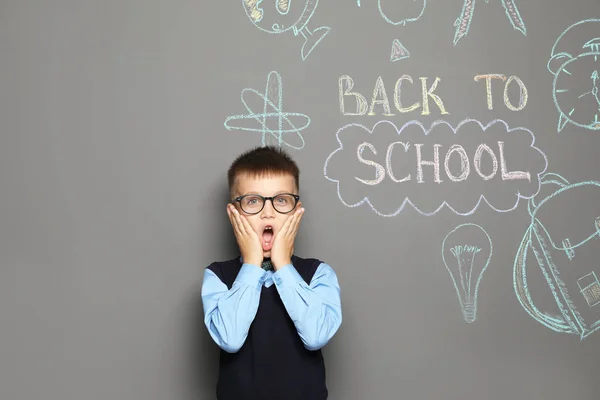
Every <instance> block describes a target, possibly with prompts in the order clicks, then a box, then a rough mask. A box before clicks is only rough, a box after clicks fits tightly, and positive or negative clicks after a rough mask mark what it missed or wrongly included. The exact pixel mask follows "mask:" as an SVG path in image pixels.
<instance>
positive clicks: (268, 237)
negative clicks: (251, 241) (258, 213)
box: [261, 225, 273, 251]
mask: <svg viewBox="0 0 600 400" xmlns="http://www.w3.org/2000/svg"><path fill="white" fill-rule="evenodd" d="M261 242H262V248H263V251H269V250H271V247H272V246H273V227H272V226H271V225H267V226H265V227H264V229H263V232H262V241H261Z"/></svg>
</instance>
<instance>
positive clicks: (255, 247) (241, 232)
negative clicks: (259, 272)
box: [227, 204, 263, 267]
mask: <svg viewBox="0 0 600 400" xmlns="http://www.w3.org/2000/svg"><path fill="white" fill-rule="evenodd" d="M227 215H228V216H229V221H230V222H231V226H232V227H233V233H234V234H235V239H236V240H237V244H238V246H239V248H240V252H241V253H242V260H243V262H244V263H248V264H252V265H257V266H259V267H260V265H261V263H262V260H263V250H262V246H261V245H260V239H259V237H258V235H257V234H256V232H254V230H253V229H252V227H251V226H250V224H249V223H248V220H247V219H246V218H245V217H244V216H243V215H241V214H240V213H239V211H238V210H237V209H236V208H235V206H234V205H233V204H227Z"/></svg>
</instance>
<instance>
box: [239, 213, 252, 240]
mask: <svg viewBox="0 0 600 400" xmlns="http://www.w3.org/2000/svg"><path fill="white" fill-rule="evenodd" d="M240 221H241V223H242V228H243V229H244V231H245V233H246V234H247V235H249V236H252V234H254V230H253V229H252V227H251V226H250V223H249V222H248V219H247V218H246V217H244V216H243V215H241V214H240Z"/></svg>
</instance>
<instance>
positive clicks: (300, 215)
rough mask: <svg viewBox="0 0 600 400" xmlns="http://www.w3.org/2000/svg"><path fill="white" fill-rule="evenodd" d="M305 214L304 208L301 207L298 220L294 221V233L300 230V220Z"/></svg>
mask: <svg viewBox="0 0 600 400" xmlns="http://www.w3.org/2000/svg"><path fill="white" fill-rule="evenodd" d="M303 216H304V208H301V209H300V210H299V211H298V215H297V216H296V220H295V221H294V226H293V227H292V231H293V233H294V235H295V234H296V233H297V232H298V227H299V226H300V221H301V220H302V217H303Z"/></svg>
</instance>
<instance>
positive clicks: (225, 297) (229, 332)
mask: <svg viewBox="0 0 600 400" xmlns="http://www.w3.org/2000/svg"><path fill="white" fill-rule="evenodd" d="M265 273H266V271H265V270H263V269H262V268H260V267H257V266H255V265H251V264H243V265H242V267H241V268H240V271H239V272H238V275H237V277H236V279H235V281H234V283H233V285H232V286H231V289H228V288H227V285H226V284H225V283H223V282H222V281H221V280H220V279H219V277H218V276H217V275H216V274H215V273H214V272H213V271H211V270H210V269H208V268H207V269H206V270H205V271H204V279H203V281H202V307H203V308H204V324H205V325H206V328H207V329H208V332H209V333H210V336H211V337H212V338H213V340H214V341H215V343H217V345H218V346H219V347H220V348H222V349H223V350H225V351H227V352H228V353H235V352H237V351H238V350H239V349H240V348H241V347H242V345H243V344H244V342H245V341H246V338H247V336H248V331H249V329H250V324H251V323H252V321H253V320H254V317H255V316H256V311H257V310H258V304H259V300H260V292H261V287H262V285H263V283H264V280H265Z"/></svg>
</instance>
